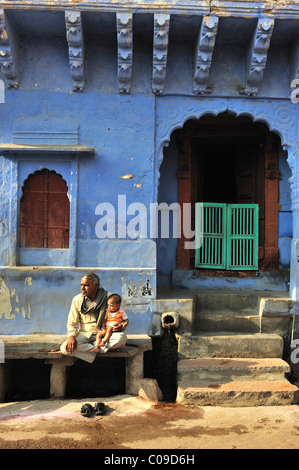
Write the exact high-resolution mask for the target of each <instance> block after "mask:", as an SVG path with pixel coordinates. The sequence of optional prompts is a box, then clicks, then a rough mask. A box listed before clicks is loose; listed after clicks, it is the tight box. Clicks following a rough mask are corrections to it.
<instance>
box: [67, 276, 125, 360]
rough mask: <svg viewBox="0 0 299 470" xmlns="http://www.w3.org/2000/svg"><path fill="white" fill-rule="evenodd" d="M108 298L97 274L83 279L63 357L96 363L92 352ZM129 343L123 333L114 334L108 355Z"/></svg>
mask: <svg viewBox="0 0 299 470" xmlns="http://www.w3.org/2000/svg"><path fill="white" fill-rule="evenodd" d="M109 295H110V293H109V292H107V291H106V290H105V289H103V288H102V287H100V279H99V277H98V276H97V275H96V274H94V273H88V274H86V275H85V276H84V277H83V278H82V279H81V294H78V295H76V296H75V297H74V298H73V301H72V305H71V308H70V312H69V316H68V321H67V336H68V339H67V341H65V342H64V343H62V345H61V347H60V350H61V352H62V353H63V354H65V355H67V356H74V357H77V358H79V359H82V360H83V361H86V362H89V363H92V362H93V361H94V359H95V357H96V353H91V352H89V351H90V350H91V349H93V348H94V346H95V340H96V332H97V330H99V329H100V328H101V326H102V324H103V322H104V320H105V311H106V306H107V298H108V297H109ZM126 341H127V337H126V335H125V334H124V333H123V332H114V333H112V336H111V338H110V339H109V341H108V342H107V343H106V348H105V351H107V349H115V348H120V347H122V346H124V345H125V344H126ZM101 352H104V350H103V351H101Z"/></svg>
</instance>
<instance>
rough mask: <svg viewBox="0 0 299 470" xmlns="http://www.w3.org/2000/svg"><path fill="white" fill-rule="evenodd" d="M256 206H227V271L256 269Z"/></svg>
mask: <svg viewBox="0 0 299 470" xmlns="http://www.w3.org/2000/svg"><path fill="white" fill-rule="evenodd" d="M258 220H259V219H258V205H257V204H229V205H228V206H227V269H232V270H233V269H235V270H236V269H242V270H249V269H258Z"/></svg>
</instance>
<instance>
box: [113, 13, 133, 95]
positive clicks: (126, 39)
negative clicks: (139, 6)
mask: <svg viewBox="0 0 299 470" xmlns="http://www.w3.org/2000/svg"><path fill="white" fill-rule="evenodd" d="M116 25H117V45H118V88H119V91H120V93H130V91H131V86H132V72H133V15H132V13H117V14H116Z"/></svg>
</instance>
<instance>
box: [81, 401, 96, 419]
mask: <svg viewBox="0 0 299 470" xmlns="http://www.w3.org/2000/svg"><path fill="white" fill-rule="evenodd" d="M93 411H94V410H93V407H92V406H91V405H90V404H89V403H86V404H85V405H82V406H81V415H83V416H85V417H86V418H90V417H91V415H92V414H93Z"/></svg>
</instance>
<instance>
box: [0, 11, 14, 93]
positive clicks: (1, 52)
mask: <svg viewBox="0 0 299 470" xmlns="http://www.w3.org/2000/svg"><path fill="white" fill-rule="evenodd" d="M0 30H1V33H0V66H1V71H2V73H3V75H4V78H5V82H6V85H7V87H8V88H17V87H18V85H19V40H18V36H17V34H16V32H15V31H14V30H13V28H12V26H11V25H10V23H9V20H8V18H7V16H6V14H5V11H4V10H3V9H2V8H1V9H0Z"/></svg>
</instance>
